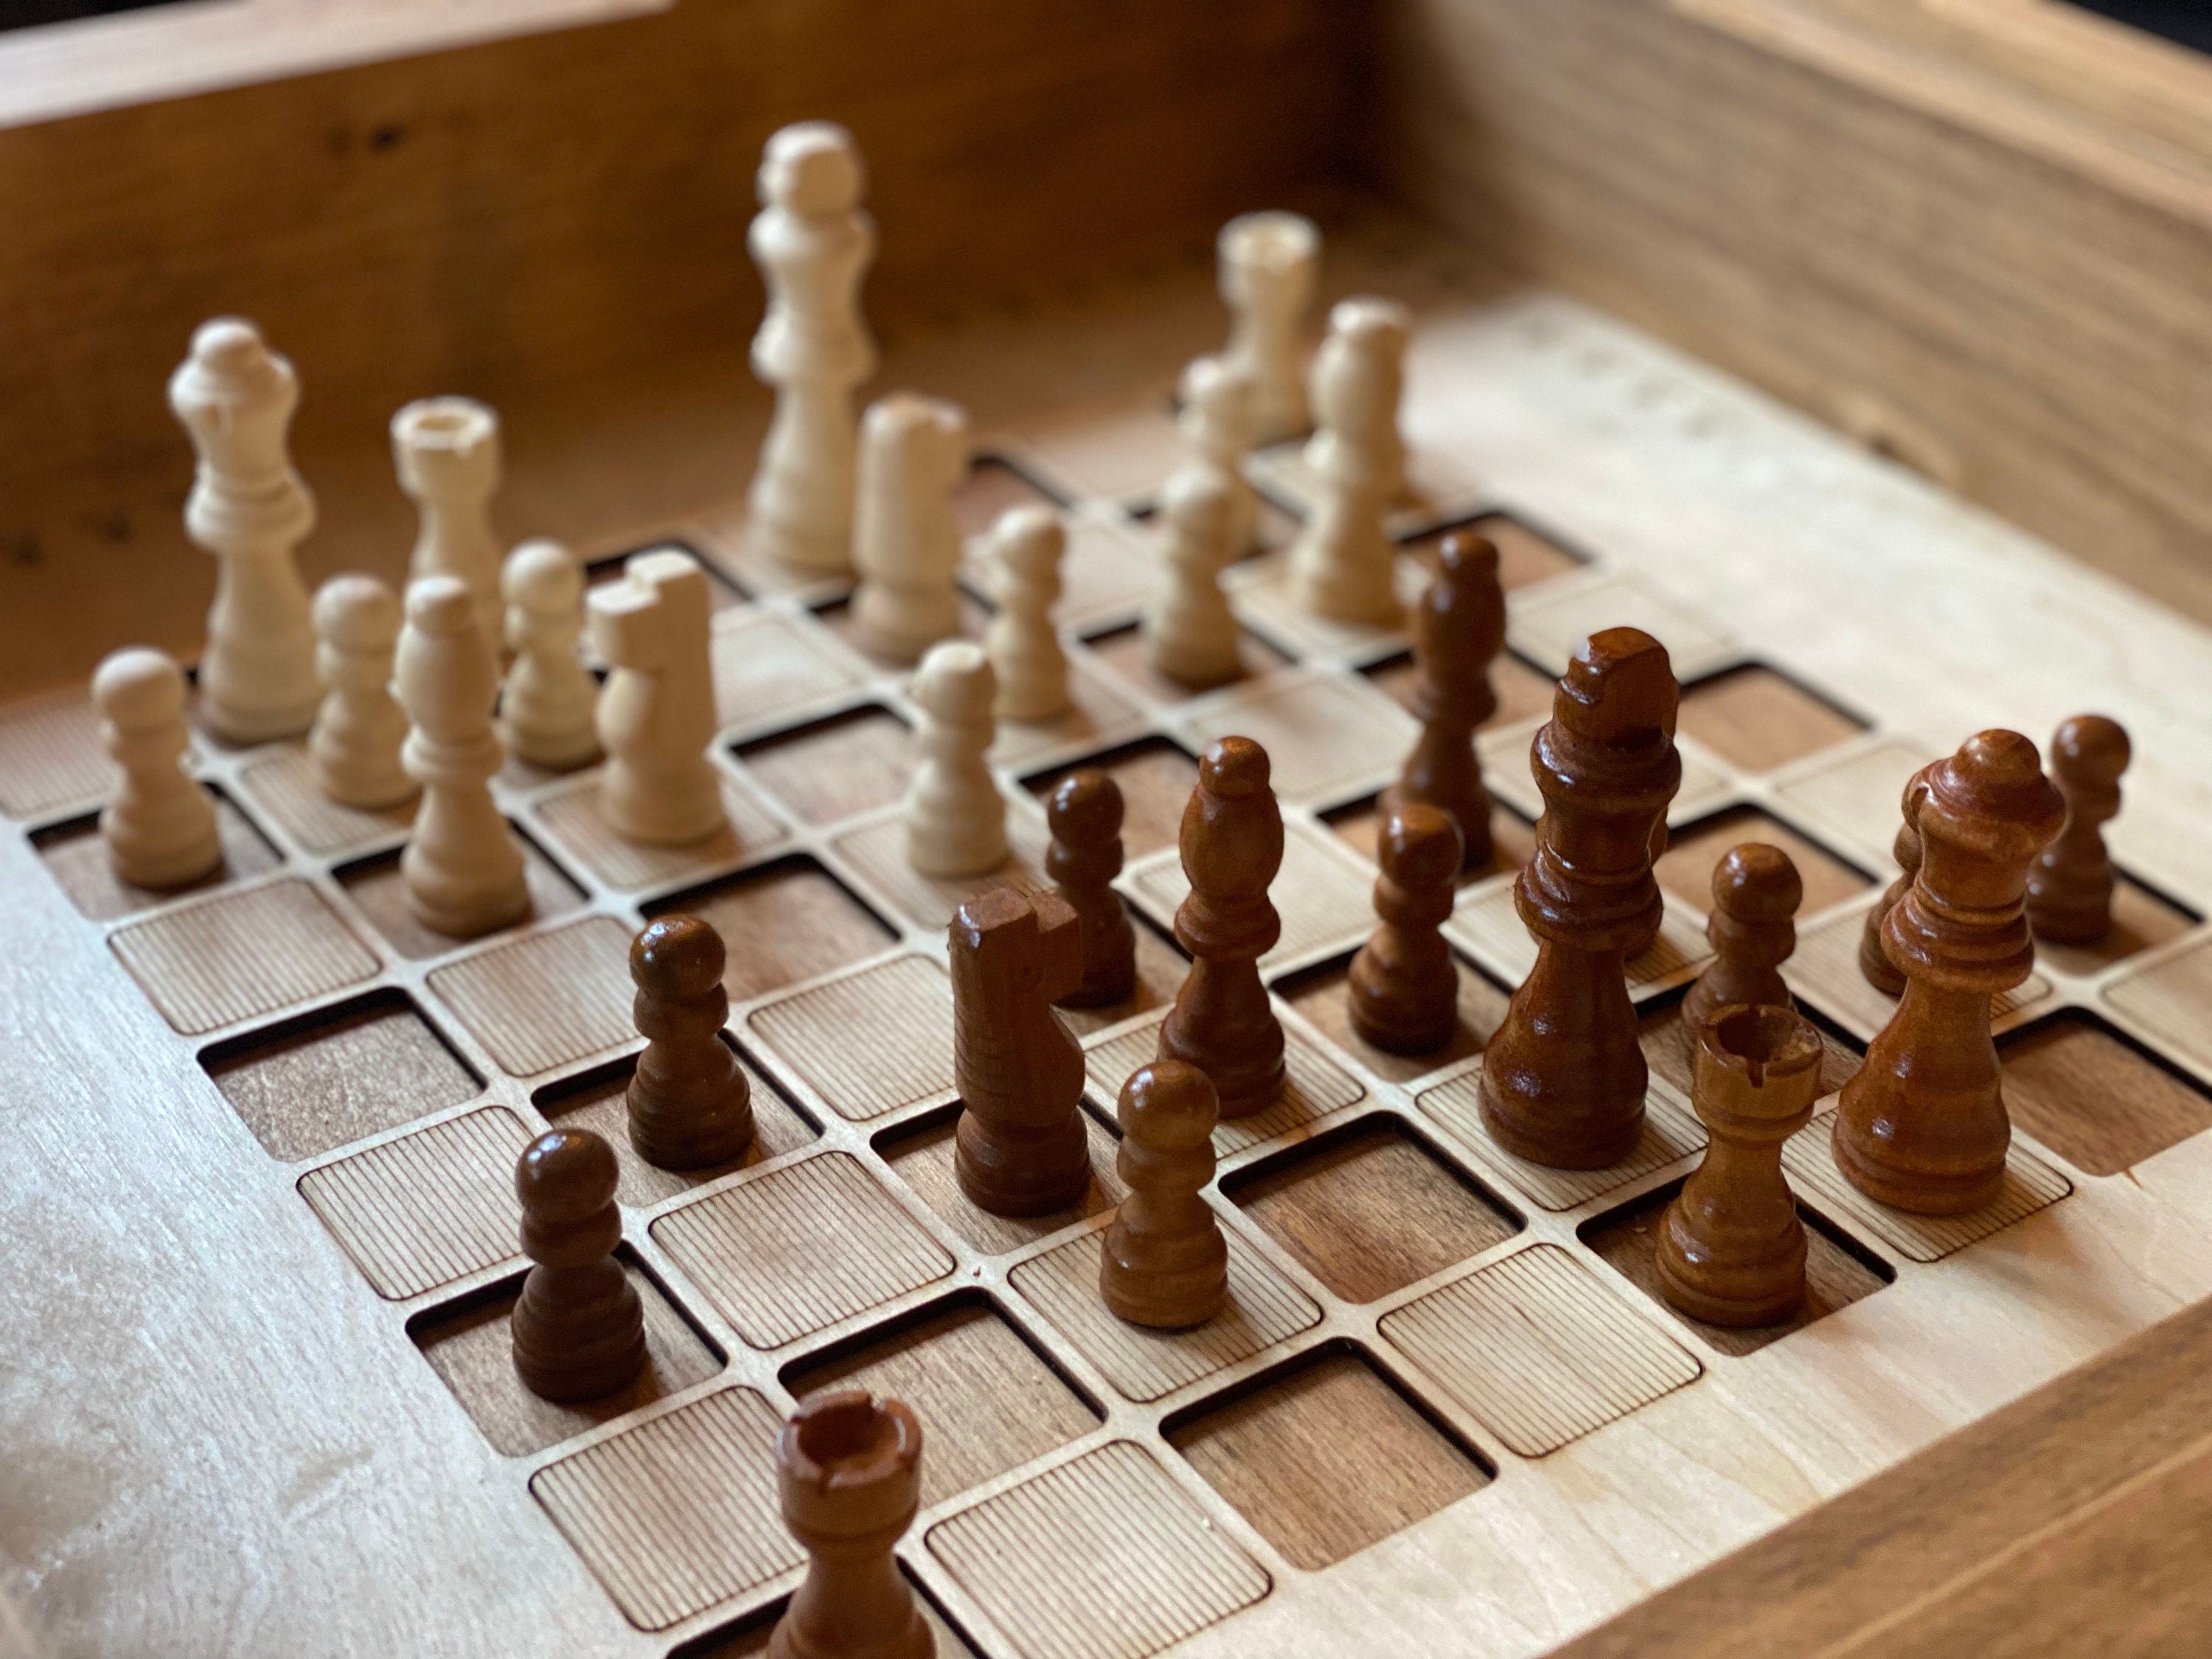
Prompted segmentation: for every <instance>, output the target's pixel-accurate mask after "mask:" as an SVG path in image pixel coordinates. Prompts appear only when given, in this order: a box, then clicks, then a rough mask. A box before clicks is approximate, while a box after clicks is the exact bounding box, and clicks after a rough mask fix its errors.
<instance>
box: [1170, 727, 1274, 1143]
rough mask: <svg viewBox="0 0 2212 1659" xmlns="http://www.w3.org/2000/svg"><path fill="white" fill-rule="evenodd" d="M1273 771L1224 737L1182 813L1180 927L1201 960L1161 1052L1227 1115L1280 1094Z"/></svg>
mask: <svg viewBox="0 0 2212 1659" xmlns="http://www.w3.org/2000/svg"><path fill="white" fill-rule="evenodd" d="M1267 776H1268V766H1267V750H1264V749H1262V748H1261V747H1260V745H1259V744H1256V743H1255V742H1253V741H1252V739H1251V738H1233V737H1232V738H1222V739H1221V740H1220V741H1219V742H1218V743H1216V744H1213V745H1212V747H1211V748H1209V749H1207V750H1206V753H1205V755H1204V757H1202V758H1201V759H1200V762H1199V764H1198V787H1197V788H1196V789H1194V790H1193V791H1192V792H1191V797H1190V803H1189V805H1187V806H1186V807H1184V808H1183V814H1182V869H1183V874H1184V875H1185V876H1187V877H1188V878H1189V880H1190V896H1188V898H1186V899H1184V900H1183V902H1182V905H1181V906H1180V907H1179V908H1177V909H1176V921H1175V932H1176V943H1178V944H1180V945H1182V948H1183V949H1184V950H1186V951H1189V952H1190V954H1191V956H1192V957H1194V961H1193V962H1192V963H1191V969H1190V974H1189V976H1188V978H1186V979H1185V980H1184V981H1183V982H1182V989H1181V990H1180V991H1178V992H1177V993H1176V1003H1175V1006H1174V1007H1173V1008H1172V1009H1170V1011H1169V1012H1168V1017H1167V1018H1166V1019H1165V1020H1164V1022H1163V1023H1162V1024H1161V1026H1160V1047H1159V1057H1160V1058H1161V1059H1162V1060H1183V1061H1186V1062H1188V1064H1190V1065H1193V1066H1197V1067H1198V1069H1199V1070H1200V1071H1201V1072H1203V1073H1206V1076H1207V1077H1208V1078H1210V1079H1212V1083H1213V1088H1214V1092H1215V1093H1216V1095H1217V1096H1218V1097H1219V1099H1220V1103H1221V1115H1222V1116H1224V1117H1249V1116H1251V1115H1253V1114H1255V1113H1256V1112H1264V1111H1266V1110H1267V1108H1268V1107H1270V1106H1272V1105H1273V1104H1274V1103H1275V1102H1276V1101H1277V1100H1278V1099H1279V1098H1280V1097H1281V1095H1282V1092H1283V1076H1284V1073H1283V1026H1282V1022H1281V1021H1280V1020H1279V1019H1277V1018H1275V1011H1274V1009H1273V1007H1272V1006H1270V1005H1269V1003H1268V1001H1267V987H1266V986H1265V985H1263V984H1261V981H1260V967H1259V963H1260V958H1261V957H1262V956H1264V955H1266V954H1267V951H1269V950H1270V949H1271V948H1272V947H1273V945H1274V943H1275V941H1276V939H1279V937H1280V936H1281V934H1282V931H1283V923H1282V918H1281V917H1279V916H1278V915H1276V914H1275V907H1274V906H1273V904H1271V903H1269V902H1267V888H1268V885H1269V884H1271V883H1272V882H1273V880H1274V879H1275V872H1276V871H1277V870H1279V869H1280V868H1281V867H1282V862H1283V814H1282V810H1281V809H1280V808H1279V807H1278V806H1277V805H1275V796H1274V792H1273V790H1272V789H1270V788H1269V787H1267Z"/></svg>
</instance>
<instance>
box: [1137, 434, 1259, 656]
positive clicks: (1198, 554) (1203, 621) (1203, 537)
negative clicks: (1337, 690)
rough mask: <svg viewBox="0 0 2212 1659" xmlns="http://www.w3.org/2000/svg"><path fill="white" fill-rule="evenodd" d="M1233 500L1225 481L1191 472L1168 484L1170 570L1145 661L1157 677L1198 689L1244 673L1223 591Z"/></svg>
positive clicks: (1150, 617)
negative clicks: (1224, 483) (1159, 675)
mask: <svg viewBox="0 0 2212 1659" xmlns="http://www.w3.org/2000/svg"><path fill="white" fill-rule="evenodd" d="M1233 501H1234V497H1233V496H1232V495H1231V492H1230V490H1229V489H1227V488H1225V486H1224V485H1223V484H1222V483H1221V481H1220V480H1219V479H1218V478H1216V477H1212V476H1211V475H1210V474H1208V473H1206V472H1200V471H1189V472H1178V473H1176V476H1175V477H1172V478H1170V479H1169V480H1168V487H1167V493H1166V495H1165V496H1164V498H1163V499H1162V501H1161V502H1160V513H1161V516H1162V517H1163V518H1164V519H1165V520H1167V550H1166V552H1165V553H1164V555H1163V557H1162V562H1163V563H1164V564H1165V565H1166V567H1167V571H1166V579H1165V580H1164V581H1162V582H1161V584H1160V585H1159V586H1158V588H1157V589H1156V590H1154V592H1153V596H1152V602H1151V603H1150V604H1148V605H1146V607H1145V615H1144V620H1143V622H1142V623H1141V624H1140V627H1141V628H1142V629H1143V635H1144V641H1145V659H1146V661H1147V662H1148V663H1150V664H1151V665H1152V671H1153V672H1155V673H1157V674H1163V675H1164V676H1166V677H1167V678H1169V679H1170V680H1173V681H1174V682H1175V683H1176V684H1178V685H1187V686H1188V687H1190V688H1191V689H1192V690H1205V689H1206V688H1207V687H1209V686H1215V685H1220V684H1225V683H1226V682H1227V681H1230V680H1233V679H1235V678H1237V675H1238V674H1239V673H1241V672H1242V671H1243V659H1242V656H1241V654H1240V648H1239V645H1238V635H1237V615H1236V612H1235V611H1231V609H1230V606H1229V596H1228V595H1227V594H1225V592H1222V589H1221V573H1222V571H1223V569H1224V568H1225V567H1226V566H1227V565H1228V563H1229V562H1230V560H1231V557H1232V556H1233V555H1232V553H1231V541H1230V536H1231V530H1232V526H1233V525H1234V522H1235V516H1236V514H1235V508H1234V506H1233Z"/></svg>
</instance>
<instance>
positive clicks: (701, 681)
mask: <svg viewBox="0 0 2212 1659" xmlns="http://www.w3.org/2000/svg"><path fill="white" fill-rule="evenodd" d="M587 605H588V608H589V611H590V613H591V636H592V649H593V650H595V651H597V652H598V653H599V655H600V656H602V657H604V658H605V659H606V661H607V664H608V665H609V666H610V667H611V669H612V670H613V672H612V673H611V674H610V675H609V676H608V677H607V683H606V684H605V687H604V688H602V690H600V693H599V744H600V746H601V747H602V748H604V749H605V750H606V752H607V767H606V771H605V773H604V774H603V775H602V776H601V778H600V781H599V805H600V811H601V813H602V815H603V816H604V817H605V818H606V821H607V823H609V824H611V826H612V827H613V828H614V829H615V832H616V833H617V834H618V835H621V836H627V837H628V838H629V839H630V840H631V841H635V842H644V843H646V844H647V845H648V846H653V847H684V846H689V845H690V843H691V842H698V841H704V840H706V839H707V837H708V836H712V835H714V834H716V833H718V832H719V831H720V830H721V829H723V828H724V827H725V826H726V824H727V823H728V822H729V818H728V816H727V814H726V812H725V811H723V809H722V787H721V779H720V774H718V773H717V772H716V771H715V770H714V762H712V761H711V760H709V759H708V758H707V750H708V748H709V747H710V746H711V745H712V744H713V743H714V732H715V715H714V654H713V624H712V620H711V617H710V615H709V613H710V611H712V609H713V604H712V597H711V595H710V593H709V592H708V586H707V573H706V572H705V571H704V570H702V569H701V568H699V562H698V561H697V560H696V559H695V558H693V557H692V556H690V554H689V553H684V552H680V551H678V550H676V549H674V548H666V547H664V548H655V549H653V550H650V551H648V552H644V553H633V554H631V555H630V556H629V559H628V560H627V561H626V562H624V564H623V576H622V580H620V581H617V582H609V583H607V584H606V585H605V586H600V587H595V588H593V589H592V590H591V592H590V593H589V595H588V596H587Z"/></svg>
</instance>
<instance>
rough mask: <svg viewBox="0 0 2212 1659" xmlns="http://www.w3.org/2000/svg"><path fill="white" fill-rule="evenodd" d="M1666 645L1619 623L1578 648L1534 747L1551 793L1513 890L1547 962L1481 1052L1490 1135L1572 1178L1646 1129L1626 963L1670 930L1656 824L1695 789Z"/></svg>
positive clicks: (1545, 790) (1613, 1159)
mask: <svg viewBox="0 0 2212 1659" xmlns="http://www.w3.org/2000/svg"><path fill="white" fill-rule="evenodd" d="M1679 698H1680V690H1679V689H1678V688H1677V687H1676V685H1675V684H1674V671H1673V668H1672V666H1671V665H1670V664H1669V663H1668V658H1667V648H1666V647H1664V646H1662V645H1661V644H1660V643H1659V641H1656V640H1655V639H1653V638H1652V637H1651V636H1650V635H1649V634H1646V633H1644V632H1643V631H1642V630H1641V629H1634V628H1608V629H1605V630H1604V631H1603V632H1601V633H1597V634H1593V635H1590V636H1589V638H1588V639H1587V640H1585V641H1583V643H1582V645H1581V646H1580V647H1578V648H1577V651H1576V653H1575V655H1574V659H1573V660H1572V661H1571V663H1569V665H1568V666H1567V671H1566V673H1565V676H1564V677H1563V678H1561V679H1560V681H1559V690H1558V691H1557V693H1556V694H1555V696H1553V702H1552V719H1551V721H1550V723H1549V724H1548V725H1547V726H1545V727H1544V728H1543V729H1542V730H1541V731H1540V732H1537V734H1536V738H1535V741H1534V743H1533V744H1531V745H1530V750H1529V766H1530V769H1531V770H1533V771H1534V774H1535V777H1536V787H1537V788H1538V789H1539V790H1540V791H1541V792H1542V794H1543V797H1544V816H1543V817H1542V818H1541V820H1540V821H1539V822H1538V823H1537V826H1536V854H1535V857H1534V858H1533V859H1532V860H1530V861H1529V862H1528V865H1527V866H1526V867H1524V868H1523V869H1522V872H1521V874H1520V878H1519V879H1518V880H1517V881H1516V884H1515V886H1514V890H1513V901H1514V908H1516V910H1518V911H1519V912H1520V915H1521V920H1522V922H1523V923H1524V924H1526V925H1527V927H1528V932H1529V933H1530V934H1531V935H1532V936H1533V937H1534V939H1535V941H1536V963H1535V965H1534V967H1533V968H1531V969H1529V970H1528V978H1527V979H1526V980H1524V981H1522V984H1521V988H1520V989H1519V990H1517V991H1516V992H1515V993H1514V994H1513V1001H1512V1005H1511V1006H1510V1008H1509V1009H1508V1010H1507V1012H1506V1016H1505V1023H1504V1024H1503V1025H1502V1026H1501V1027H1499V1029H1498V1032H1497V1034H1496V1035H1495V1036H1492V1038H1491V1040H1490V1045H1489V1047H1487V1048H1485V1049H1484V1050H1483V1055H1482V1085H1481V1092H1480V1109H1481V1113H1482V1121H1483V1126H1484V1127H1486V1128H1487V1129H1488V1130H1489V1131H1490V1133H1491V1137H1492V1139H1494V1140H1496V1141H1497V1142H1498V1145H1499V1146H1503V1147H1504V1148H1505V1150H1506V1151H1508V1152H1511V1153H1512V1154H1513V1155H1514V1156H1515V1157H1516V1158H1527V1159H1528V1160H1529V1161H1530V1162H1532V1163H1536V1164H1547V1165H1549V1166H1550V1167H1552V1168H1553V1169H1560V1170H1597V1169H1602V1168H1604V1167H1605V1166H1606V1165H1607V1164H1614V1163H1618V1162H1619V1161H1620V1159H1621V1158H1626V1156H1627V1155H1628V1154H1629V1152H1631V1151H1632V1150H1633V1149H1634V1147H1635V1146H1636V1143H1637V1139H1638V1137H1639V1136H1640V1135H1641V1134H1642V1133H1643V1130H1644V1085H1645V1084H1646V1082H1647V1081H1648V1079H1649V1073H1648V1072H1647V1070H1646V1067H1645V1065H1644V1050H1643V1048H1642V1046H1641V1044H1640V1043H1639V1042H1638V1028H1637V1022H1636V1011H1635V1009H1634V1008H1633V1007H1632V1006H1631V1005H1630V1003H1629V1000H1628V981H1627V975H1626V969H1625V963H1626V957H1627V952H1628V951H1629V949H1630V947H1631V946H1637V947H1638V948H1641V942H1647V941H1648V940H1649V939H1650V937H1651V935H1652V934H1653V933H1654V932H1656V929H1657V927H1658V918H1659V915H1660V914H1661V910H1662V899H1661V896H1660V892H1659V884H1658V883H1657V882H1656V880H1654V879H1653V878H1652V874H1651V840H1652V823H1653V820H1654V819H1655V818H1658V817H1664V815H1665V813H1666V810H1667V803H1668V801H1670V800H1672V799H1674V791H1675V790H1676V789H1677V788H1678V787H1680V784H1681V781H1682V763H1681V760H1680V757H1679V756H1677V755H1676V754H1675V752H1674V714H1675V707H1676V703H1677V702H1678V700H1679Z"/></svg>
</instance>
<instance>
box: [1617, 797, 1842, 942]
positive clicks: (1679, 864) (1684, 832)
mask: <svg viewBox="0 0 2212 1659" xmlns="http://www.w3.org/2000/svg"><path fill="white" fill-rule="evenodd" d="M1747 841H1758V842H1766V843H1767V844H1768V845H1769V846H1771V847H1778V848H1781V849H1782V850H1783V851H1784V852H1785V853H1787V854H1789V855H1790V862H1791V863H1792V864H1794V865H1796V866H1797V875H1798V878H1799V879H1800V880H1802V882H1803V883H1804V884H1805V898H1804V902H1802V903H1801V904H1800V905H1799V906H1798V907H1797V914H1798V915H1801V916H1816V915H1820V913H1821V912H1822V911H1824V910H1827V909H1830V908H1833V907H1834V906H1836V905H1838V904H1841V903H1843V902H1844V901H1845V900H1846V899H1850V898H1856V897H1857V896H1858V895H1859V894H1861V893H1863V892H1865V891H1866V890H1868V889H1869V887H1872V886H1873V885H1874V884H1875V880H1874V878H1873V877H1872V876H1870V875H1868V874H1867V873H1866V872H1864V871H1863V870H1860V869H1858V868H1857V867H1855V866H1852V865H1850V864H1847V863H1845V862H1844V860H1842V859H1840V858H1838V857H1837V856H1836V855H1835V854H1832V853H1831V852H1829V851H1828V849H1827V848H1825V847H1822V846H1821V845H1820V843H1819V842H1814V841H1812V840H1810V839H1808V837H1806V836H1802V835H1800V834H1799V833H1798V832H1797V831H1796V830H1795V829H1791V828H1790V826H1789V825H1788V824H1786V823H1783V822H1782V821H1781V820H1780V819H1778V818H1776V817H1771V816H1770V815H1768V814H1767V813H1765V812H1762V811H1759V809H1758V808H1757V807H1755V806H1740V807H1737V808H1735V809H1734V810H1733V811H1727V812H1722V813H1720V814H1718V815H1717V816H1716V817H1710V818H1706V819H1705V820H1704V821H1703V822H1702V823H1693V824H1692V825H1690V826H1689V827H1688V828H1686V829H1677V830H1675V831H1674V832H1673V834H1672V835H1670V836H1668V843H1667V850H1666V852H1664V853H1663V854H1661V855H1660V858H1659V861H1658V863H1657V865H1656V866H1655V867H1654V869H1653V872H1652V873H1653V874H1655V875H1656V876H1657V877H1658V878H1659V884H1660V885H1661V886H1662V887H1663V888H1665V889H1666V890H1668V892H1669V893H1672V894H1673V895H1674V896H1675V897H1677V898H1679V899H1681V900H1683V901H1685V902H1687V903H1689V904H1691V905H1692V906H1694V907H1695V908H1697V909H1698V910H1699V911H1700V912H1710V911H1711V908H1712V905H1713V871H1714V869H1715V868H1716V867H1717V866H1718V865H1719V863H1720V861H1721V860H1722V859H1723V858H1724V857H1726V856H1727V854H1728V852H1729V848H1733V847H1738V846H1741V844H1742V843H1744V842H1747Z"/></svg>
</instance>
